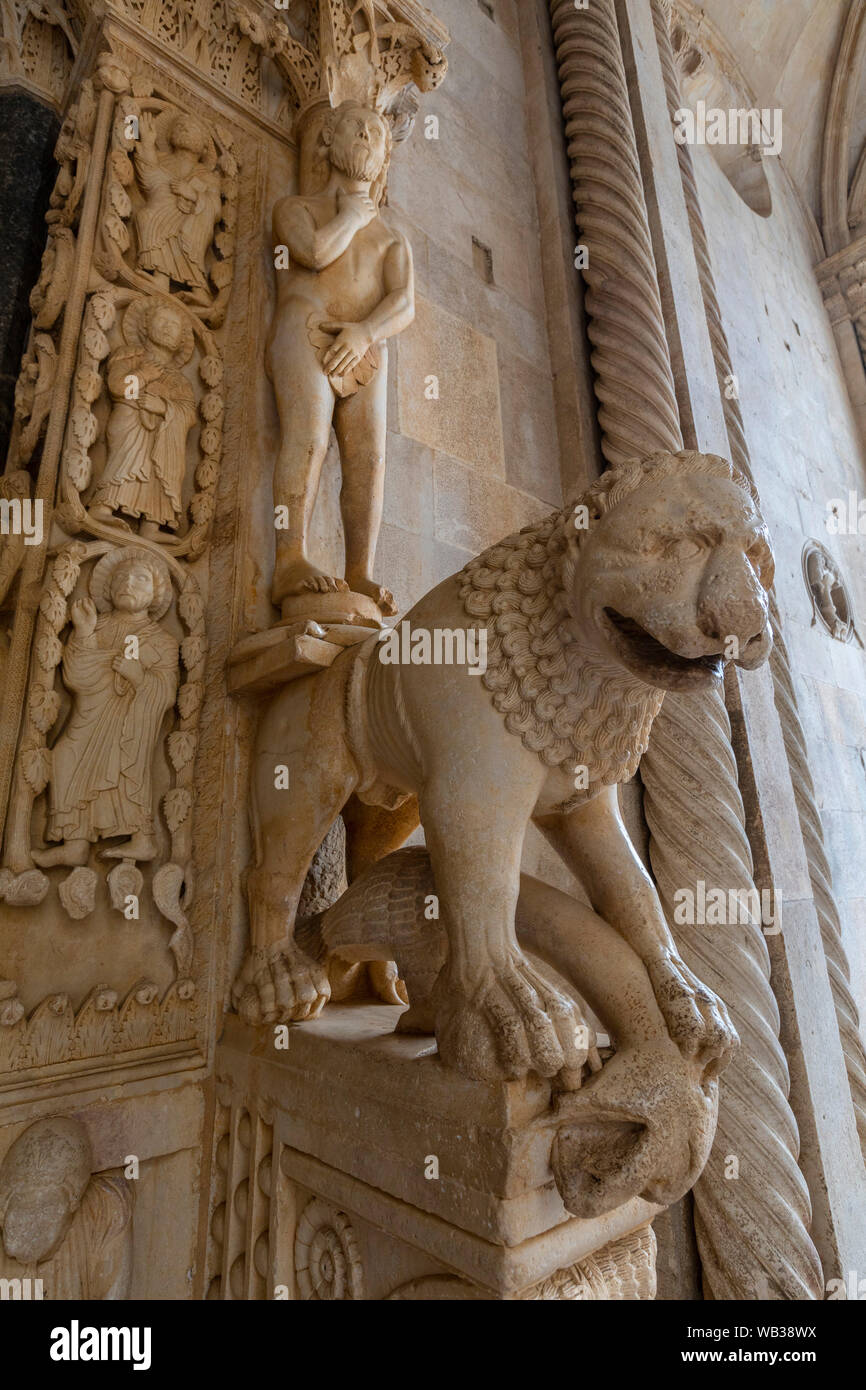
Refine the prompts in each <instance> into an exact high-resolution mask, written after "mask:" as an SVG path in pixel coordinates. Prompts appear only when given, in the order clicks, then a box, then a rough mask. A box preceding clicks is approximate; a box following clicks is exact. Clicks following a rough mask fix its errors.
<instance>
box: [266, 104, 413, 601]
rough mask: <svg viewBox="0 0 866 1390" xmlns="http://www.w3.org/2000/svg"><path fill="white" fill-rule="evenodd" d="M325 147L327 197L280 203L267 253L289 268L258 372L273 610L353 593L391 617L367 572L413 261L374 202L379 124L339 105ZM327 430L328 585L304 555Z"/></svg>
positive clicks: (362, 110) (280, 279)
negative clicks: (341, 550) (393, 347)
mask: <svg viewBox="0 0 866 1390" xmlns="http://www.w3.org/2000/svg"><path fill="white" fill-rule="evenodd" d="M322 141H323V144H324V145H325V148H326V150H327V156H328V163H329V177H328V181H327V183H326V185H325V187H324V188H323V189H322V191H321V192H320V193H317V194H315V195H313V196H298V197H287V198H282V199H281V200H280V202H278V203H277V205H276V207H275V208H274V215H273V238H274V246H275V248H280V247H285V248H287V251H288V257H287V259H288V265H287V267H286V268H283V269H280V268H279V266H280V260H279V252H278V251H277V256H276V264H277V266H278V269H277V271H276V280H277V307H276V311H275V313H274V318H273V322H272V324H271V329H270V335H269V338H268V345H267V356H266V365H267V369H268V375H269V376H270V378H271V381H272V382H273V387H274V394H275V396H276V399H277V408H278V411H279V417H280V436H281V440H280V452H279V456H278V458H277V462H276V466H275V469H274V505H275V507H279V506H284V507H287V508H288V527H287V529H285V528H284V529H280V528H279V527H278V529H277V532H276V566H275V571H274V582H273V588H272V598H273V601H274V603H275V604H277V605H278V606H279V605H280V604H281V603H282V602H283V600H284V599H286V598H289V597H292V596H295V595H299V594H303V593H312V594H316V593H320V594H323V593H329V592H336V591H341V590H347V589H350V590H352V591H353V592H355V593H359V594H365V595H367V596H368V597H370V598H372V599H373V601H374V602H375V603H377V604H378V605H379V607H380V609H381V611H382V612H383V613H394V612H396V607H395V605H394V600H393V598H392V596H391V594H390V593H389V592H388V590H387V589H384V588H382V587H381V586H380V585H379V584H377V583H376V581H375V580H374V579H373V574H372V571H373V560H374V557H375V552H376V541H377V539H378V535H379V526H380V523H381V519H382V501H383V493H384V474H385V431H386V412H387V400H386V391H387V374H388V373H387V368H388V363H387V345H386V340H387V339H388V338H391V337H393V336H394V335H395V334H397V333H399V332H401V330H402V329H404V328H405V327H407V325H408V324H410V323H411V322H412V319H413V318H414V314H415V307H414V290H413V274H412V252H411V248H410V246H409V243H408V241H407V240H406V238H405V237H404V236H403V235H402V234H401V233H400V232H399V231H398V230H397V229H396V228H395V227H394V226H393V225H392V223H391V220H390V218H389V216H388V214H387V213H386V212H383V211H380V210H379V208H378V207H377V205H376V201H375V197H376V192H377V190H378V189H379V188H380V187H381V176H382V174H383V172H384V171H385V169H386V168H387V165H388V161H389V159H390V153H391V132H390V128H389V126H388V123H387V121H386V120H385V119H384V117H382V116H380V115H378V114H377V112H375V111H372V110H370V109H368V108H367V107H365V106H362V105H359V104H358V103H357V102H353V101H345V102H343V103H342V105H341V106H339V107H338V108H337V109H336V111H333V112H331V113H330V114H329V116H328V118H327V120H326V122H325V125H324V128H323V131H322ZM284 255H285V253H284ZM332 424H333V426H334V429H335V430H336V435H337V442H338V445H339V449H340V458H341V462H342V472H343V485H342V491H341V494H340V508H341V512H342V517H343V527H344V531H345V540H346V574H345V579H343V578H339V577H337V576H334V575H330V574H324V573H323V572H322V571H321V570H320V569H318V568H317V567H316V566H315V565H313V564H312V563H311V562H310V560H309V557H308V554H307V545H308V533H309V525H310V519H311V516H312V512H313V507H314V505H315V501H316V494H317V491H318V486H319V478H320V476H321V470H322V464H323V462H324V459H325V454H326V453H327V449H328V441H329V437H330V430H331V425H332ZM277 515H278V516H279V513H277Z"/></svg>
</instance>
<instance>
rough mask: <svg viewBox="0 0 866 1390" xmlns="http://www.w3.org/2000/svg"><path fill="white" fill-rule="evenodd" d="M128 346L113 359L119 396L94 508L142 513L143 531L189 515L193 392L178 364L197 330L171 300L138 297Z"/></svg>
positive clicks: (113, 384) (96, 512)
mask: <svg viewBox="0 0 866 1390" xmlns="http://www.w3.org/2000/svg"><path fill="white" fill-rule="evenodd" d="M123 333H124V337H125V339H126V342H127V344H128V345H129V346H127V347H122V348H118V349H117V350H116V351H115V352H113V353H112V355H111V357H110V358H109V362H108V390H109V393H110V395H111V399H112V402H113V405H112V408H111V415H110V416H109V420H108V425H107V428H106V444H107V460H106V465H105V469H104V471H103V473H102V477H101V478H100V480H99V483H98V485H97V487H96V490H95V492H94V495H93V500H92V503H91V508H90V511H91V515H92V516H94V517H96V518H97V519H98V520H108V519H110V518H111V516H112V514H113V513H114V512H115V511H123V512H127V513H128V514H130V515H131V516H135V517H141V518H143V520H142V523H141V527H140V531H139V534H140V535H142V536H151V537H153V536H156V535H157V534H158V532H159V529H160V527H161V526H167V527H168V528H169V529H170V530H172V531H174V530H177V527H178V525H179V524H180V521H181V518H182V515H183V502H182V489H183V482H184V476H185V473H186V442H187V436H188V435H189V432H190V430H191V429H192V427H193V425H194V424H195V420H196V409H195V394H194V392H193V388H192V386H191V385H190V383H189V382H188V381H187V379H186V377H185V376H184V375H183V373H182V372H181V371H180V368H181V367H182V366H183V365H184V364H185V363H186V362H188V361H189V359H190V357H191V356H192V351H193V335H192V329H191V328H190V327H189V324H188V323H187V322H186V320H185V319H184V317H183V315H182V314H181V312H180V311H179V310H178V309H176V308H174V306H173V305H172V304H170V303H169V302H167V301H166V300H161V299H155V300H146V299H139V300H136V301H134V302H133V303H132V304H131V305H130V307H129V309H128V310H127V311H126V315H125V317H124V320H123Z"/></svg>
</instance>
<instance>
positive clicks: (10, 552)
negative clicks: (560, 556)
mask: <svg viewBox="0 0 866 1390" xmlns="http://www.w3.org/2000/svg"><path fill="white" fill-rule="evenodd" d="M110 42H111V43H112V51H111V52H103V53H102V54H101V55H100V57H99V60H98V67H97V71H96V73H95V74H94V76H93V77H92V78H91V79H88V80H86V81H85V82H84V83H83V84H82V87H81V92H80V96H79V99H78V102H77V103H76V106H75V107H74V108H73V109H72V110H71V112H70V115H69V117H68V118H67V121H66V122H65V124H64V127H63V129H62V131H61V135H60V139H59V141H58V146H57V157H58V160H59V162H60V170H59V173H58V177H57V181H56V184H55V188H54V191H53V193H52V195H51V201H50V207H49V212H48V214H47V223H48V241H47V245H46V249H45V253H44V256H43V262H42V270H41V274H40V277H39V280H38V283H37V284H36V286H35V287H34V290H33V293H32V296H31V308H32V311H33V329H32V332H31V340H30V345H29V348H28V351H27V353H26V355H25V359H24V362H23V364H22V370H21V374H20V377H19V382H18V389H17V392H16V419H15V426H14V431H13V438H12V442H11V448H10V454H9V459H8V462H7V472H6V475H5V478H4V483H3V486H4V491H5V492H6V493H10V491H11V492H16V490H17V492H20V493H21V494H22V495H26V497H27V498H28V499H30V494H31V478H33V479H36V483H35V492H34V497H35V496H36V495H37V494H38V496H39V499H40V501H41V502H42V503H43V504H44V512H43V513H42V516H43V518H44V523H45V524H44V534H43V535H42V537H41V544H39V545H36V546H34V547H33V555H32V556H31V555H30V554H29V552H28V551H27V548H26V547H22V546H21V545H17V544H16V545H8V544H7V545H5V546H4V549H3V552H2V555H0V579H2V589H3V592H4V594H5V602H6V606H7V613H8V618H7V623H8V626H9V637H8V641H7V643H6V647H5V649H4V651H3V653H2V655H3V656H5V657H6V661H5V670H4V669H3V668H2V667H0V675H3V676H5V680H6V691H5V694H6V699H7V702H11V703H12V706H13V708H17V709H18V710H19V711H20V725H19V730H18V738H17V746H16V750H15V756H14V760H12V759H10V764H11V769H12V770H11V783H10V786H9V794H8V798H4V799H5V838H4V844H3V857H2V866H0V900H2V901H3V903H4V907H3V909H2V911H0V959H2V962H3V964H2V967H0V977H5V978H3V979H0V1025H5V1026H0V1067H2V1068H3V1069H4V1070H13V1071H14V1070H16V1069H17V1070H19V1071H20V1070H21V1069H22V1068H23V1069H30V1068H34V1067H41V1066H43V1065H53V1064H54V1063H56V1062H60V1061H64V1060H68V1059H70V1058H72V1057H76V1056H92V1057H96V1056H105V1057H114V1056H116V1055H117V1054H118V1053H119V1052H120V1053H122V1052H123V1051H125V1050H128V1049H130V1048H133V1049H137V1048H141V1047H147V1046H154V1045H156V1046H159V1047H164V1046H165V1045H167V1044H168V1045H173V1044H175V1043H177V1042H179V1041H181V1040H183V1039H193V1038H194V1037H195V1035H196V1032H197V1030H200V1028H201V1023H202V1015H201V1007H202V1004H201V1002H200V1001H198V1000H197V998H196V986H195V980H196V978H200V972H201V962H199V964H198V966H197V967H196V966H195V965H194V942H193V927H192V925H191V922H190V917H189V912H190V908H191V906H192V904H193V901H194V887H195V875H194V872H193V858H194V844H193V818H192V809H193V804H194V799H195V777H196V754H197V751H198V742H199V733H200V729H199V726H200V718H201V712H202V705H203V699H204V692H205V665H206V659H207V633H206V622H205V611H206V601H207V595H208V590H209V585H210V578H209V572H210V561H209V555H208V542H209V533H210V528H211V523H212V519H213V515H214V507H215V496H216V489H217V486H218V482H219V474H220V465H221V461H222V454H223V427H224V420H225V412H226V401H225V396H224V391H223V383H224V378H225V375H226V367H225V361H224V352H225V347H226V344H227V343H229V344H230V347H231V350H232V351H233V352H234V353H235V358H234V361H235V365H237V362H238V360H239V359H238V356H237V354H238V353H239V352H240V353H242V346H241V343H242V336H243V335H237V334H236V335H235V338H234V340H232V338H231V330H230V326H227V325H226V313H227V309H228V307H229V301H230V295H231V289H232V283H233V278H234V251H235V236H236V218H237V214H238V206H239V196H240V189H241V183H240V176H239V173H240V166H241V163H242V161H241V160H240V159H239V158H238V151H237V148H236V146H237V145H238V143H239V142H241V143H243V141H244V140H246V149H247V155H248V159H247V171H248V176H249V174H250V173H253V177H255V175H254V167H255V158H254V157H252V158H250V157H249V155H250V152H251V150H252V148H253V146H252V141H251V140H250V137H249V135H248V134H247V135H244V134H243V133H242V132H241V131H240V130H239V128H238V127H237V126H232V125H231V124H230V123H229V122H228V121H227V120H225V119H224V118H223V117H222V116H220V115H217V114H215V113H213V114H212V113H208V111H207V110H206V109H205V108H204V107H203V106H202V95H203V93H202V91H199V93H198V95H197V98H196V100H197V103H198V104H197V106H196V109H193V107H192V104H191V99H190V94H189V93H188V92H187V91H185V90H184V87H183V86H182V85H180V84H179V83H178V82H177V81H176V80H175V79H174V78H172V77H171V76H170V74H169V73H168V72H167V71H165V70H160V71H159V72H157V71H156V69H154V68H151V67H150V65H149V64H148V63H147V62H145V61H144V60H143V58H142V57H141V56H139V55H138V54H136V53H135V52H134V51H133V50H132V49H126V48H124V46H123V44H122V43H121V42H119V41H118V39H117V38H116V37H115V36H112V38H111V40H110ZM204 95H205V96H206V92H204ZM254 186H255V185H252V186H251V185H250V184H248V185H247V190H248V194H249V193H250V191H251V187H254ZM253 201H254V198H253V197H252V196H250V197H249V202H250V203H252V202H253ZM64 407H65V408H64ZM54 479H56V482H54V481H53V480H54ZM9 539H10V540H13V541H18V540H19V538H18V537H10V538H9ZM37 552H38V554H37ZM26 564H29V565H30V570H29V571H28V573H29V575H30V581H31V582H29V584H28V587H27V589H26V593H28V594H34V595H38V606H37V607H36V609H35V611H32V610H31V612H30V613H28V612H27V603H26V602H25V601H24V599H23V598H22V595H23V594H24V593H25V587H24V581H23V580H22V582H21V583H20V584H19V583H18V582H16V575H17V574H18V573H19V572H22V571H21V566H22V565H26ZM34 573H35V574H36V575H37V576H38V575H39V574H40V573H41V579H39V578H37V583H36V584H35V585H34V584H33V583H32V578H33V575H34ZM221 582H223V581H221ZM28 625H29V631H28ZM7 771H8V769H7ZM199 775H200V776H201V775H202V773H201V770H199ZM85 941H86V942H87V946H86V949H84V942H85Z"/></svg>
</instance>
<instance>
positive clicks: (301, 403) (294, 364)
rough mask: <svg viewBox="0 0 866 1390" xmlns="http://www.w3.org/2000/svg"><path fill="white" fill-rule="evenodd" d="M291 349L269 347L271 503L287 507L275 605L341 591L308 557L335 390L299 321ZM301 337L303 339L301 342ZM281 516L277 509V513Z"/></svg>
mask: <svg viewBox="0 0 866 1390" xmlns="http://www.w3.org/2000/svg"><path fill="white" fill-rule="evenodd" d="M294 326H295V328H296V330H297V331H296V335H295V338H294V340H293V341H292V344H291V348H290V349H286V350H285V352H284V353H283V350H282V349H281V350H280V351H279V352H277V351H276V348H277V346H278V344H276V343H275V344H274V345H273V346H272V361H273V360H277V361H279V362H280V363H281V370H279V371H273V373H272V380H273V385H274V395H275V396H276V398H277V409H278V411H279V416H280V452H279V455H278V457H277V461H276V465H275V467H274V506H275V507H287V508H288V529H285V528H282V527H279V526H278V527H277V531H276V563H275V566H274V582H273V586H272V589H271V597H272V599H273V601H274V603H275V604H277V605H279V604H280V603H281V602H282V600H283V599H284V598H286V597H287V596H288V595H290V594H300V593H303V592H313V593H327V592H328V591H330V590H335V589H344V588H345V587H346V586H345V584H344V583H343V581H342V580H340V579H335V578H334V577H333V576H331V575H327V574H323V572H322V571H321V570H320V569H318V568H317V567H316V566H315V565H313V564H311V563H310V561H309V559H308V557H307V542H308V536H309V527H310V519H311V517H312V515H313V507H314V506H315V503H316V494H317V492H318V490H319V478H320V477H321V473H322V464H323V463H324V461H325V455H326V453H327V452H328V441H329V439H330V433H331V419H332V416H333V412H334V393H333V391H332V390H331V386H330V384H329V382H328V378H327V377H326V376H325V374H324V372H323V371H322V368H321V367H320V366H319V363H318V360H317V359H316V355H315V353H314V351H313V349H312V347H311V346H310V344H309V342H308V341H307V336H306V329H305V327H304V325H303V324H300V325H294ZM301 338H302V339H303V340H301ZM277 515H278V516H279V513H278V514H277Z"/></svg>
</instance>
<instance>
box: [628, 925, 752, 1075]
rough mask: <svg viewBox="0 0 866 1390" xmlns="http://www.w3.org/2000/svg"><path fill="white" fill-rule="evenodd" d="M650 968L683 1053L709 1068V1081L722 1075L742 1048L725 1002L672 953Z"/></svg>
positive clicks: (659, 1000) (657, 994)
mask: <svg viewBox="0 0 866 1390" xmlns="http://www.w3.org/2000/svg"><path fill="white" fill-rule="evenodd" d="M646 967H647V971H648V973H649V977H650V982H651V984H652V987H653V992H654V994H655V997H656V1002H657V1004H658V1006H659V1008H660V1009H661V1011H662V1013H663V1014H664V1019H665V1022H666V1023H667V1025H668V1031H669V1032H670V1035H671V1038H672V1039H673V1041H674V1042H675V1043H676V1045H677V1047H678V1048H679V1049H680V1052H682V1054H683V1056H684V1057H689V1058H694V1060H695V1061H696V1062H697V1063H698V1065H699V1066H701V1067H703V1068H705V1069H706V1076H707V1079H710V1078H712V1077H714V1076H718V1074H719V1072H721V1071H724V1069H725V1067H726V1066H727V1065H728V1063H729V1062H730V1060H731V1057H732V1056H733V1053H734V1050H735V1048H736V1047H738V1045H739V1038H738V1037H737V1032H736V1029H735V1028H734V1025H733V1024H732V1022H731V1020H730V1017H729V1015H728V1010H727V1008H726V1007H725V1005H724V1004H723V1002H722V1000H721V999H720V998H719V997H718V995H716V994H714V993H713V991H712V990H711V989H708V988H707V986H706V985H702V984H701V982H700V980H699V979H698V978H697V977H696V976H695V975H693V974H692V972H691V970H689V968H688V966H687V965H686V964H685V962H684V961H682V960H680V959H679V957H678V956H674V955H671V954H670V952H668V951H664V952H662V953H661V954H660V955H658V956H657V957H655V958H654V959H652V960H649V961H647V962H646Z"/></svg>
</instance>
